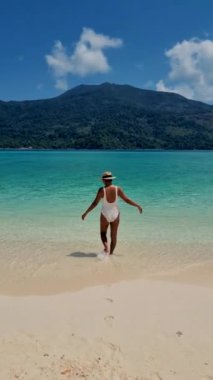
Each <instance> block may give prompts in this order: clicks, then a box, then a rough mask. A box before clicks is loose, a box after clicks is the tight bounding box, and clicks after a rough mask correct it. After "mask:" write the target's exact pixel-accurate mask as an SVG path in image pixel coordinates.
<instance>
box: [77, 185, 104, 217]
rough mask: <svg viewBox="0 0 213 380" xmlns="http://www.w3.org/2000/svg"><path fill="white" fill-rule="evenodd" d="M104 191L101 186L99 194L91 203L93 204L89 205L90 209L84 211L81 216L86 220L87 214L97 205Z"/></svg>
mask: <svg viewBox="0 0 213 380" xmlns="http://www.w3.org/2000/svg"><path fill="white" fill-rule="evenodd" d="M102 191H103V188H102V187H101V188H100V189H99V190H98V192H97V195H96V197H95V199H94V201H93V202H92V203H91V205H90V206H89V207H88V209H87V210H86V211H85V212H84V213H83V215H82V216H81V218H82V219H83V220H84V219H85V218H86V216H87V214H88V213H89V212H90V211H92V210H93V209H94V208H95V207H96V206H97V204H98V203H99V202H100V200H101V198H102Z"/></svg>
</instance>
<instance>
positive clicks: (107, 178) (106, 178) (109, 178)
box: [101, 177, 116, 181]
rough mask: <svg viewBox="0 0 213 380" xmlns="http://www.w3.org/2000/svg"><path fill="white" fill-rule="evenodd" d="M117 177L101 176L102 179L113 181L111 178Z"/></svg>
mask: <svg viewBox="0 0 213 380" xmlns="http://www.w3.org/2000/svg"><path fill="white" fill-rule="evenodd" d="M115 178H116V177H105V178H104V177H101V179H102V180H105V181H108V180H110V181H111V179H115Z"/></svg>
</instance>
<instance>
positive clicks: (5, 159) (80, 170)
mask: <svg viewBox="0 0 213 380" xmlns="http://www.w3.org/2000/svg"><path fill="white" fill-rule="evenodd" d="M105 170H111V171H112V172H113V174H114V175H116V176H117V179H116V181H115V184H117V185H119V186H121V187H122V188H123V190H124V191H125V193H126V194H127V195H128V196H129V197H130V198H132V199H133V200H135V201H136V202H138V203H140V204H141V205H142V206H143V210H144V211H143V214H142V215H140V214H139V213H138V211H137V209H135V208H134V207H130V206H129V205H127V204H125V203H123V202H122V201H120V210H121V225H120V231H119V243H118V246H117V250H116V254H117V256H116V258H114V262H115V263H114V264H115V265H114V264H113V265H114V267H113V268H114V269H113V270H115V273H116V269H115V267H116V268H119V271H120V273H125V274H126V273H130V274H131V273H133V272H135V271H136V272H141V273H142V272H144V273H145V272H149V271H153V270H154V271H157V270H161V271H162V270H167V269H168V268H173V269H174V268H176V267H181V266H184V265H186V264H188V263H193V262H197V261H206V260H210V259H212V258H213V248H212V246H213V244H212V243H213V234H212V225H213V191H212V188H213V152H211V151H208V152H207V151H202V152H201V151H192V152H188V151H186V152H185V151H183V152H174V151H171V152H162V151H161V152H157V151H155V152H150V151H146V152H139V151H137V152H120V151H115V152H106V151H105V152H100V151H0V209H1V215H0V222H1V248H0V260H1V267H2V268H4V270H7V271H8V270H9V271H12V272H13V273H16V271H18V270H19V272H20V276H21V273H22V271H23V270H25V272H26V277H27V274H30V273H31V275H29V278H30V276H31V277H32V276H34V277H36V276H37V274H38V271H39V273H41V272H42V270H43V272H44V277H45V273H46V275H47V273H48V276H49V273H51V270H52V269H51V266H52V267H53V266H54V270H55V272H54V273H57V265H58V268H59V267H60V265H62V262H63V263H64V264H63V265H68V266H69V267H70V271H71V272H70V276H71V278H72V276H73V273H74V271H75V272H76V271H82V270H86V271H90V270H92V269H91V265H93V264H92V263H93V261H95V260H96V257H95V255H93V256H91V257H90V260H84V258H85V257H86V256H83V257H82V256H74V255H73V253H75V252H82V253H83V254H85V255H87V254H89V253H92V254H96V253H99V252H100V249H101V244H100V240H99V213H100V205H99V206H98V207H97V209H95V210H94V211H93V212H92V213H90V214H89V215H88V217H87V219H86V220H85V221H84V222H83V221H82V220H81V214H82V213H83V212H84V211H85V209H86V208H87V207H88V206H89V204H90V203H91V201H92V200H93V198H94V197H95V194H96V192H97V190H98V188H99V187H100V186H101V181H100V175H101V173H102V172H103V171H105ZM67 257H69V258H70V260H69V261H67ZM59 263H61V264H60V265H59ZM65 263H66V264H65ZM63 265H62V266H61V267H60V268H61V269H60V270H64V267H63ZM46 266H47V267H46ZM48 266H49V267H48ZM41 267H42V268H43V269H42V270H41ZM44 268H46V272H45V270H44ZM48 268H49V269H50V271H48ZM82 268H83V269H82ZM12 272H11V273H12ZM36 273H37V274H36ZM117 274H118V272H117ZM79 276H80V272H79ZM5 281H6V280H5ZM3 282H4V281H3V280H2V284H3Z"/></svg>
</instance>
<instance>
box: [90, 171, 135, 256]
mask: <svg viewBox="0 0 213 380" xmlns="http://www.w3.org/2000/svg"><path fill="white" fill-rule="evenodd" d="M115 178H116V177H113V175H112V173H111V172H104V173H103V175H102V181H103V183H104V187H101V188H100V189H99V190H98V192H97V195H96V197H95V199H94V201H93V202H92V203H91V205H90V206H89V208H88V209H87V210H86V211H85V213H84V214H83V215H82V219H83V220H84V219H85V217H86V216H87V214H88V213H89V212H90V211H92V210H93V209H94V208H95V207H96V206H97V204H98V203H99V202H100V200H101V199H102V200H103V206H102V209H101V216H100V234H101V240H102V243H103V245H104V252H105V254H109V253H110V255H112V254H113V252H114V249H115V246H116V243H117V231H118V226H119V221H120V213H119V209H118V197H120V198H122V199H123V200H124V202H126V203H128V204H130V205H131V206H135V207H137V208H138V211H139V212H140V214H141V213H142V207H141V206H140V205H139V204H137V203H135V202H133V201H132V200H131V199H129V198H128V197H127V196H126V195H125V194H124V192H123V190H122V189H121V188H120V187H118V186H114V185H113V184H112V180H113V179H115ZM109 225H110V231H111V243H110V249H109V246H108V242H107V229H108V227H109Z"/></svg>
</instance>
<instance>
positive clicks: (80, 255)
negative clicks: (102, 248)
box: [67, 252, 97, 259]
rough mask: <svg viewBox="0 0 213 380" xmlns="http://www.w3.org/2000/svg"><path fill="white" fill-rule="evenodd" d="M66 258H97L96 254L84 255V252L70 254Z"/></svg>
mask: <svg viewBox="0 0 213 380" xmlns="http://www.w3.org/2000/svg"><path fill="white" fill-rule="evenodd" d="M67 256H70V257H77V258H79V257H80V258H82V257H84V258H85V259H87V258H91V257H97V254H96V253H85V252H72V253H69V254H68V255H67Z"/></svg>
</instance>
